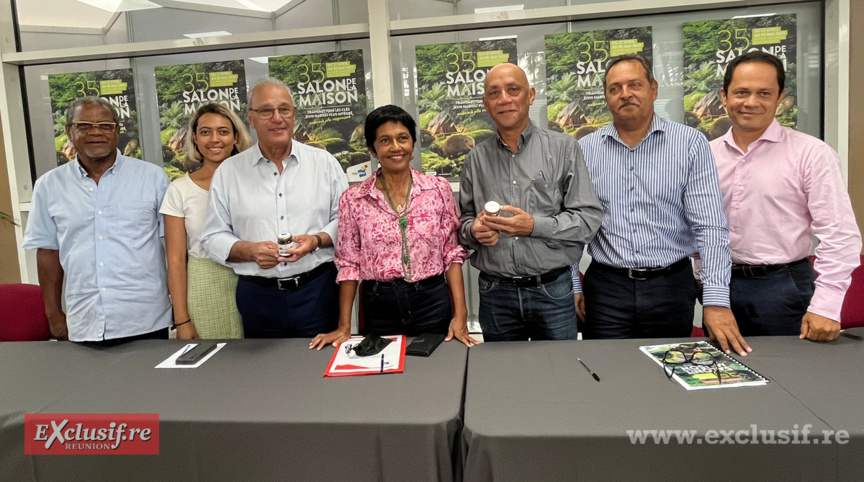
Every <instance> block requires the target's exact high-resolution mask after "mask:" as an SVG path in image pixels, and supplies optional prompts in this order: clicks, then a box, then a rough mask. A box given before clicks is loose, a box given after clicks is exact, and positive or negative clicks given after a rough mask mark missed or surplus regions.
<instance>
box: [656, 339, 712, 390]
mask: <svg viewBox="0 0 864 482" xmlns="http://www.w3.org/2000/svg"><path fill="white" fill-rule="evenodd" d="M685 363H690V364H691V365H697V366H710V367H711V368H712V371H713V372H714V374H715V375H717V383H723V377H722V376H720V369H719V368H718V367H717V360H716V358H715V357H714V355H712V354H711V353H709V352H707V351H702V349H701V348H697V345H696V344H695V343H685V344H683V345H678V346H676V347H675V348H672V349H671V350H667V351H666V353H664V354H663V370H664V371H665V372H666V378H670V379H671V378H672V376H673V375H675V368H676V367H678V366H679V365H684V364H685Z"/></svg>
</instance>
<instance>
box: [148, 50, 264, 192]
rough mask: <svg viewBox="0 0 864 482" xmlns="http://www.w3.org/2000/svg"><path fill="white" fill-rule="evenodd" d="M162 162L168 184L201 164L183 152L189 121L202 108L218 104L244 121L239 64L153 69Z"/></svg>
mask: <svg viewBox="0 0 864 482" xmlns="http://www.w3.org/2000/svg"><path fill="white" fill-rule="evenodd" d="M156 97H157V102H158V103H159V132H160V136H159V137H160V140H161V143H162V162H163V167H164V168H165V172H166V173H168V177H170V178H171V179H172V180H173V179H176V178H178V177H181V176H183V175H185V174H188V173H190V172H193V171H195V170H196V169H198V168H199V167H201V164H200V163H199V162H197V161H195V160H194V159H192V158H190V159H188V160H187V159H186V152H185V151H184V150H183V144H184V142H185V141H184V139H185V138H186V129H187V126H188V123H189V119H190V118H191V117H192V115H193V114H194V113H195V111H196V110H197V109H198V108H199V107H201V106H202V105H204V104H209V103H219V104H223V105H224V106H225V107H228V109H230V110H231V111H233V112H235V113H237V115H238V116H239V117H240V119H241V120H242V121H243V122H244V123H245V122H247V121H246V107H247V104H246V68H245V66H244V64H243V61H242V60H230V61H227V62H211V63H206V64H183V65H168V66H162V67H156Z"/></svg>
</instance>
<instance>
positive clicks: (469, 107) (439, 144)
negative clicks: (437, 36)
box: [416, 38, 516, 180]
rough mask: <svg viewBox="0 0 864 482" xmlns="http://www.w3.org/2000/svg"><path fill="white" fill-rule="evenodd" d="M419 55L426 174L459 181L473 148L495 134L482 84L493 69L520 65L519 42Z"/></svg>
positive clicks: (440, 47) (426, 49) (425, 48)
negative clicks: (517, 63) (505, 65)
mask: <svg viewBox="0 0 864 482" xmlns="http://www.w3.org/2000/svg"><path fill="white" fill-rule="evenodd" d="M416 55H417V93H418V102H417V108H418V110H419V122H418V123H419V125H420V146H421V154H422V158H423V171H426V172H435V174H437V175H439V176H446V177H448V178H449V179H451V180H454V179H455V178H458V177H459V175H460V174H461V172H462V166H463V165H464V164H465V157H466V156H467V155H468V153H469V152H471V149H472V148H473V147H474V146H475V145H477V144H479V143H481V142H483V141H484V140H486V139H489V138H491V137H493V136H494V135H495V125H494V123H493V122H492V118H491V117H489V114H487V113H486V109H485V108H484V107H483V92H484V90H483V82H484V81H485V80H486V74H487V73H488V72H489V70H490V69H491V68H492V67H494V66H496V65H498V64H501V63H505V62H509V63H512V64H515V63H516V39H515V38H510V39H497V40H483V41H479V42H459V43H449V44H434V45H420V46H418V47H417V50H416Z"/></svg>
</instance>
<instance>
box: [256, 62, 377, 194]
mask: <svg viewBox="0 0 864 482" xmlns="http://www.w3.org/2000/svg"><path fill="white" fill-rule="evenodd" d="M269 68H270V76H271V77H274V78H277V79H279V80H281V81H282V82H284V83H285V85H287V86H288V88H290V89H291V93H292V94H293V96H294V103H295V104H296V107H297V121H296V125H295V126H294V139H295V140H297V141H300V142H302V143H304V144H307V145H309V146H313V147H317V148H319V149H325V150H327V151H328V152H329V153H330V154H333V156H334V157H336V159H337V160H338V161H339V163H340V164H341V165H342V169H344V170H345V172H346V175H347V176H348V181H351V182H354V181H362V180H364V179H366V178H367V177H368V176H370V175H371V174H372V172H371V166H372V164H371V162H370V160H371V158H370V156H369V152H368V151H367V149H366V140H365V137H364V134H363V123H364V121H365V120H366V114H367V113H368V112H367V111H368V109H367V103H366V77H365V74H364V70H363V51H362V50H343V51H341V52H327V53H318V54H304V55H288V56H284V57H272V58H270V61H269Z"/></svg>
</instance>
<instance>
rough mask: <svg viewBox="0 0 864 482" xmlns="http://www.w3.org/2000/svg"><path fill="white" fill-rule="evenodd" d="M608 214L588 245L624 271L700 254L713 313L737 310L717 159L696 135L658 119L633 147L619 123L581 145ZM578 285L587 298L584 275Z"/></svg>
mask: <svg viewBox="0 0 864 482" xmlns="http://www.w3.org/2000/svg"><path fill="white" fill-rule="evenodd" d="M579 144H580V146H581V147H582V152H583V153H584V155H585V162H586V164H587V165H588V173H589V175H590V177H591V182H592V183H593V184H594V189H595V190H596V191H597V196H598V197H599V198H600V202H601V203H602V204H603V207H604V209H605V211H606V216H605V217H604V218H603V225H602V226H601V228H600V231H599V232H598V233H597V236H596V237H595V238H594V239H593V240H592V241H591V243H590V244H589V245H588V253H589V254H590V255H591V257H592V258H593V259H595V260H597V261H599V262H601V263H603V264H606V265H610V266H615V267H618V268H648V267H661V266H669V265H671V264H673V263H675V262H676V261H679V260H681V259H683V258H685V257H687V256H691V255H694V254H696V253H698V254H699V256H700V257H701V259H702V272H701V274H700V276H701V278H702V283H703V285H704V295H703V301H704V304H705V305H706V306H725V307H728V306H729V273H730V267H731V263H732V261H731V258H730V254H729V232H728V230H727V226H726V217H725V216H724V214H723V201H722V198H721V195H720V185H719V181H718V176H717V167H716V165H715V164H714V156H713V155H712V154H711V149H710V147H709V145H708V141H707V140H706V139H705V136H704V135H702V134H701V133H700V132H699V131H697V130H696V129H693V128H691V127H687V126H684V125H681V124H678V123H676V122H672V121H669V120H665V119H661V118H660V117H657V116H656V115H655V116H654V120H653V121H652V122H651V127H650V128H649V130H648V133H647V134H646V135H645V138H644V139H642V140H641V141H640V142H639V144H637V145H636V147H632V148H631V147H630V146H629V145H627V144H626V143H625V142H624V141H622V140H621V138H620V137H619V136H618V131H617V130H616V129H615V125H614V123H612V124H609V125H607V126H605V127H603V128H601V129H600V130H598V131H597V132H594V133H593V134H591V135H589V136H586V137H584V138H582V139H581V140H580V141H579ZM574 286H575V287H576V288H577V291H579V292H581V285H580V284H579V279H578V273H577V275H576V276H574Z"/></svg>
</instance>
